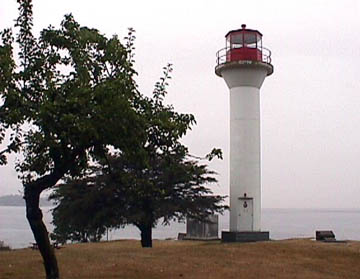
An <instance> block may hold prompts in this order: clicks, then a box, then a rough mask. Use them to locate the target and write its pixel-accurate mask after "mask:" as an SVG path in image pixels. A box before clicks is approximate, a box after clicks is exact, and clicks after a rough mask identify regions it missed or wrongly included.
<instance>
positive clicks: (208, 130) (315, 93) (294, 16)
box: [0, 0, 360, 208]
mask: <svg viewBox="0 0 360 279" xmlns="http://www.w3.org/2000/svg"><path fill="white" fill-rule="evenodd" d="M69 12H71V13H73V14H74V16H75V18H76V20H77V21H78V22H80V24H81V25H86V26H89V27H94V28H97V29H99V30H100V31H101V32H102V33H105V34H106V35H108V36H111V35H113V34H115V33H116V34H118V35H119V37H124V36H125V35H126V32H127V28H128V27H133V28H135V29H136V36H137V40H136V57H135V58H136V70H137V71H138V73H139V76H138V79H137V81H138V84H139V87H140V90H141V92H143V93H145V94H149V93H151V91H152V88H153V84H154V83H155V82H156V81H157V79H158V78H159V76H160V75H161V72H162V70H161V68H162V66H164V65H166V63H167V62H171V63H173V64H174V72H173V80H172V82H171V85H170V88H169V96H168V101H169V102H170V103H172V104H174V106H175V108H176V109H177V110H178V111H181V112H189V113H193V114H194V115H195V117H196V119H197V122H198V124H197V126H195V127H194V129H193V131H192V132H191V133H189V135H187V136H186V138H185V139H184V142H185V143H186V144H188V146H189V147H190V150H191V152H192V153H193V154H194V155H204V154H206V153H207V152H209V151H210V150H211V149H212V147H220V148H222V149H223V152H224V155H225V156H224V160H223V161H218V162H215V163H212V164H211V167H212V168H213V169H215V170H216V171H217V172H218V173H219V185H218V186H215V188H214V190H215V191H216V192H217V193H222V194H228V187H229V185H228V184H229V179H228V172H229V162H228V161H229V156H228V152H229V95H228V89H227V87H226V85H225V82H224V81H223V80H222V79H220V78H218V77H217V76H216V75H215V73H214V67H215V53H216V51H217V50H218V49H220V48H222V47H223V46H224V44H225V39H224V35H225V34H226V33H227V32H228V31H229V30H232V29H238V28H240V27H241V24H242V23H246V24H247V27H248V28H251V29H258V30H259V31H260V32H261V33H262V34H263V35H264V37H263V44H264V46H266V47H268V48H269V49H271V51H272V59H273V65H274V74H273V75H272V76H270V77H268V78H267V79H266V80H265V82H264V85H263V87H262V89H261V114H262V130H261V132H262V193H263V195H262V203H263V207H277V208H283V207H285V208H286V207H297V208H303V207H306V208H308V207H322V208H359V200H360V162H359V157H360V144H359V143H360V131H359V126H360V113H359V107H360V78H359V65H360V36H359V34H360V1H359V0H333V1H330V0H326V1H325V0H302V1H289V0H288V1H279V0H278V1H276V0H273V1H268V0H267V1H266V0H264V1H261V0H258V1H239V0H236V1H226V0H224V1H211V0H207V1H198V0H192V1H188V0H183V1H168V0H167V1H158V0H152V1H140V0H132V1H115V0H103V1H89V0H87V1H85V0H77V1H69V0H62V1H49V0H35V1H34V17H35V30H36V31H39V30H40V29H42V28H44V27H47V26H48V25H49V24H52V25H54V26H59V23H60V21H61V20H62V18H63V15H64V14H66V13H69ZM16 16H17V4H16V1H15V0H2V1H1V6H0V29H3V28H5V27H10V26H11V25H12V23H13V19H15V18H16ZM0 171H1V177H2V180H1V181H0V195H3V194H10V193H16V192H17V191H18V190H21V189H22V187H21V184H20V183H19V181H17V179H16V173H15V172H14V171H13V170H12V166H11V164H10V165H9V166H6V167H1V169H0Z"/></svg>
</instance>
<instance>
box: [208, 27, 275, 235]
mask: <svg viewBox="0 0 360 279" xmlns="http://www.w3.org/2000/svg"><path fill="white" fill-rule="evenodd" d="M241 27H242V28H241V29H238V30H232V31H230V32H228V33H227V34H226V36H225V38H226V46H225V48H223V49H221V50H219V51H218V53H217V65H216V68H215V73H216V74H217V75H218V76H219V77H222V78H223V79H224V80H225V82H226V84H227V86H228V88H229V90H230V232H223V233H222V239H223V241H256V240H267V239H269V232H262V231H261V154H260V151H261V144H260V88H261V85H262V84H263V82H264V80H265V78H266V77H267V76H269V75H271V74H272V73H273V66H272V64H271V52H270V50H268V49H266V48H265V47H263V45H262V34H261V33H260V32H259V31H257V30H251V29H247V28H246V25H245V24H243V25H242V26H241Z"/></svg>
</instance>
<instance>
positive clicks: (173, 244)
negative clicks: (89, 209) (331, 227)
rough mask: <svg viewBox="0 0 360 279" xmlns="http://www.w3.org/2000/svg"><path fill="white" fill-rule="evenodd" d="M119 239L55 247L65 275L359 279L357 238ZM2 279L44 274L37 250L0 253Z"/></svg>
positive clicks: (158, 278) (95, 278) (89, 277)
mask: <svg viewBox="0 0 360 279" xmlns="http://www.w3.org/2000/svg"><path fill="white" fill-rule="evenodd" d="M153 244H154V248H152V249H149V248H146V249H144V248H141V247H140V242H139V241H134V240H124V241H112V242H102V243H90V244H72V245H66V246H65V247H64V248H61V249H59V250H56V255H57V258H58V262H59V267H60V275H61V278H62V279H65V278H81V279H100V278H101V279H107V278H126V279H133V278H146V279H155V278H156V279H165V278H166V279H168V278H201V279H205V278H206V279H211V278H221V279H230V278H234V279H235V278H236V279H241V278H246V279H251V278H277V279H282V278H287V279H288V278H301V279H303V278H305V279H306V278H311V279H316V278H333V279H339V278H347V279H350V278H357V279H358V278H360V242H348V243H319V242H315V241H312V240H309V239H294V240H282V241H269V242H257V243H231V244H222V243H220V242H217V241H215V242H201V241H170V240H166V241H165V240H164V241H154V243H153ZM0 278H1V279H27V278H45V274H44V269H43V265H42V259H41V256H40V254H39V251H36V250H31V249H19V250H13V251H2V252H0Z"/></svg>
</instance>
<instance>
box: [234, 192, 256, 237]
mask: <svg viewBox="0 0 360 279" xmlns="http://www.w3.org/2000/svg"><path fill="white" fill-rule="evenodd" d="M253 208H254V207H253V198H247V197H244V198H239V204H238V220H237V221H238V222H237V228H238V231H252V230H253V220H254V218H253V215H254V214H253Z"/></svg>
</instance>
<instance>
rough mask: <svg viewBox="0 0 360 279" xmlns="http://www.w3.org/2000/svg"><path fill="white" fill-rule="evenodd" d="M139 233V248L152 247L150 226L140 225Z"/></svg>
mask: <svg viewBox="0 0 360 279" xmlns="http://www.w3.org/2000/svg"><path fill="white" fill-rule="evenodd" d="M140 231H141V246H142V247H143V248H151V247H152V224H142V225H141V226H140Z"/></svg>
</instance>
